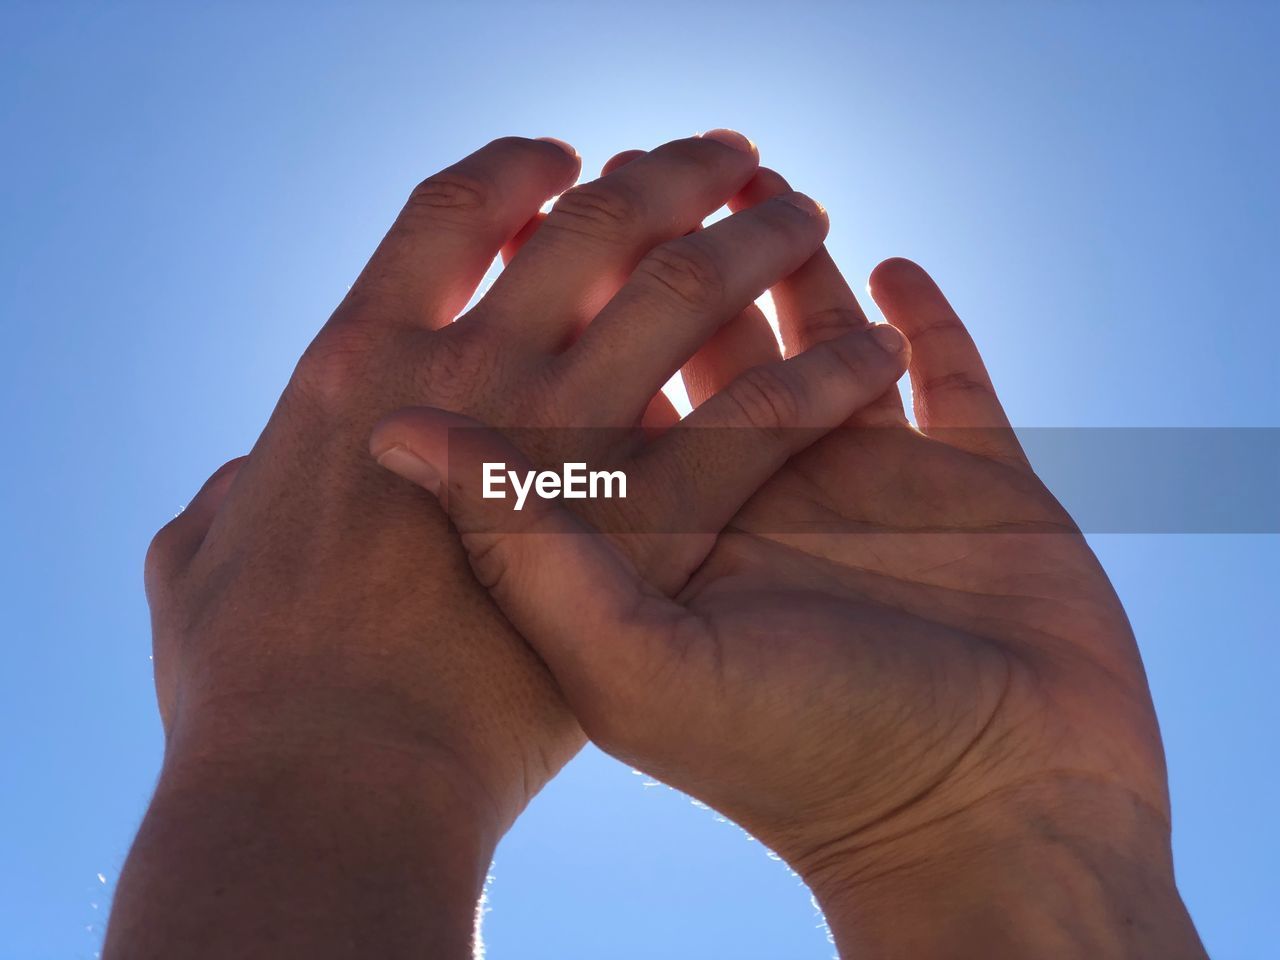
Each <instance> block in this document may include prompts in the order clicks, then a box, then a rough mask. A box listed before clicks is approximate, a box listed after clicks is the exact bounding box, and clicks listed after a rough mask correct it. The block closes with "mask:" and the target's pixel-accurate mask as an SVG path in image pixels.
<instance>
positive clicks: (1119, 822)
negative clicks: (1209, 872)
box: [799, 790, 1205, 960]
mask: <svg viewBox="0 0 1280 960" xmlns="http://www.w3.org/2000/svg"><path fill="white" fill-rule="evenodd" d="M801 866H802V867H803V868H804V869H800V870H799V872H800V873H801V875H802V876H803V877H804V878H805V880H806V882H808V883H809V885H810V887H811V888H812V889H813V891H814V894H815V898H816V899H817V901H818V903H819V904H820V905H821V907H822V909H823V911H824V913H825V914H826V918H827V922H828V924H829V925H830V927H831V931H832V934H833V936H834V938H835V941H836V943H837V945H838V946H839V949H840V952H841V955H842V956H866V957H895V958H896V957H911V958H918V960H933V958H960V957H970V956H986V957H1041V956H1052V957H1060V958H1063V960H1069V958H1073V957H1080V958H1085V957H1088V958H1091V960H1094V958H1097V960H1102V958H1111V957H1116V958H1121V957H1123V958H1126V960H1128V958H1148V957H1149V958H1152V960H1155V958H1160V960H1181V958H1187V960H1191V958H1203V957H1204V956H1205V953H1204V949H1203V947H1202V946H1201V944H1200V941H1199V938H1198V936H1197V934H1196V932H1195V928H1194V926H1193V925H1192V923H1191V920H1190V917H1189V916H1188V915H1187V912H1186V908H1185V907H1184V905H1183V903H1182V900H1181V898H1180V896H1179V894H1178V891H1177V887H1176V885H1175V883H1174V878H1173V867H1172V859H1171V854H1170V850H1169V833H1168V825H1167V823H1166V822H1165V821H1164V820H1163V819H1162V817H1161V816H1160V815H1159V814H1158V813H1157V812H1156V811H1155V810H1154V809H1152V808H1151V807H1149V806H1147V805H1146V804H1144V803H1142V802H1141V801H1139V800H1137V799H1135V798H1134V797H1132V796H1131V795H1129V794H1127V793H1123V792H1114V793H1104V792H1102V791H1093V790H1089V791H1085V792H1078V793H1072V794H1071V795H1070V796H1064V795H1062V794H1061V793H1059V792H1058V791H1056V790H1055V791H1054V796H1053V797H1052V798H1051V799H1050V798H1048V797H1046V796H1044V795H1043V794H1040V793H1039V792H1038V791H1037V792H1032V791H1029V790H1023V791H1020V792H1019V795H1018V796H1017V797H1016V798H1015V799H1012V800H1010V799H1009V798H1004V799H1002V800H1001V802H1000V803H999V805H998V807H997V805H996V804H995V803H994V802H986V803H985V804H980V805H977V806H975V807H974V808H972V809H968V810H965V811H963V812H962V813H959V814H956V815H954V816H949V817H946V818H944V819H940V820H937V821H934V822H931V823H929V824H926V825H924V826H922V827H919V828H917V829H915V830H913V831H911V833H910V834H909V835H906V836H897V837H892V838H877V839H872V840H870V841H869V842H859V843H857V844H856V845H855V844H849V845H848V846H847V847H846V849H843V850H840V849H833V850H830V851H827V852H826V853H825V855H823V856H822V857H819V858H812V859H811V860H809V861H808V862H806V863H804V864H801Z"/></svg>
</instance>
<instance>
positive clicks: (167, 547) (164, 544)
mask: <svg viewBox="0 0 1280 960" xmlns="http://www.w3.org/2000/svg"><path fill="white" fill-rule="evenodd" d="M179 517H181V514H179V515H178V517H175V518H174V519H172V520H170V521H169V522H168V523H166V524H165V525H164V526H163V527H161V528H160V529H159V530H157V531H156V533H155V536H153V537H152V538H151V542H150V543H149V544H147V552H146V555H145V556H144V558H143V561H142V571H143V577H144V579H145V580H146V582H147V586H148V588H149V590H148V592H151V590H153V589H154V588H155V587H156V586H161V585H163V584H164V583H165V582H166V581H167V580H168V574H169V570H170V569H171V568H172V566H173V562H172V561H173V554H174V547H175V543H174V540H175V524H176V523H177V521H178V519H179Z"/></svg>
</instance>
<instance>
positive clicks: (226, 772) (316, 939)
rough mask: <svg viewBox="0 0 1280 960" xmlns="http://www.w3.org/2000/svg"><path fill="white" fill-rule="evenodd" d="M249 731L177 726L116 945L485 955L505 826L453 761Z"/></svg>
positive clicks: (311, 953) (138, 845) (133, 861)
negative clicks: (292, 744) (245, 738)
mask: <svg viewBox="0 0 1280 960" xmlns="http://www.w3.org/2000/svg"><path fill="white" fill-rule="evenodd" d="M239 746H242V745H240V744H236V743H235V742H234V741H232V740H227V739H224V740H219V741H210V740H204V741H199V742H192V741H186V742H184V741H182V740H175V741H171V743H170V746H169V748H168V749H167V751H166V757H165V764H164V770H163V771H162V774H161V778H160V782H159V784H158V786H157V789H156V794H155V797H154V798H153V800H152V803H151V807H150V809H149V810H148V813H147V816H146V819H145V820H144V822H143V825H142V828H141V830H140V831H139V834H138V839H137V841H136V842H135V845H134V849H133V851H132V852H131V853H130V856H129V861H128V863H127V865H126V868H125V872H124V875H123V876H122V879H121V885H120V892H119V894H118V896H117V902H116V904H115V907H114V909H113V912H112V923H111V929H110V935H109V937H108V943H107V950H106V952H105V954H104V955H105V956H108V957H111V956H149V955H152V954H151V953H149V952H148V950H149V948H150V947H152V946H156V947H157V952H156V955H159V953H160V951H159V945H160V944H163V945H164V947H165V949H166V950H170V951H172V949H173V948H174V947H175V946H176V945H178V946H180V947H181V953H182V955H183V956H188V957H192V958H199V957H206V956H207V957H211V958H212V957H216V956H229V955H232V954H235V955H237V956H259V955H260V956H263V957H267V956H308V957H317V958H319V957H329V956H334V957H337V956H350V955H358V954H360V953H361V949H360V944H362V943H372V942H376V943H377V944H378V945H379V955H380V956H388V957H400V956H404V957H406V958H407V957H411V956H423V955H431V956H440V957H457V958H459V960H461V958H464V957H468V958H469V957H471V956H472V952H473V950H472V947H473V939H474V935H475V917H476V904H477V903H478V901H479V898H480V896H481V894H482V891H483V885H484V878H485V875H486V873H487V870H488V866H489V863H490V861H491V859H492V855H493V851H494V848H495V847H496V845H497V842H498V840H499V838H500V835H501V827H500V825H499V822H498V820H497V818H496V817H495V815H494V814H493V812H492V805H491V804H490V803H488V802H487V801H486V799H485V798H484V797H483V796H482V794H481V793H479V792H478V791H477V789H476V788H475V787H474V786H473V785H472V783H471V782H470V781H469V779H468V778H467V777H466V776H465V775H463V774H462V773H461V772H460V770H459V768H458V767H457V766H456V765H451V764H448V763H438V762H424V759H423V757H421V756H418V755H412V754H408V753H406V752H405V751H403V750H401V749H399V748H391V749H379V748H377V747H369V748H367V749H364V750H361V751H348V750H345V749H343V750H335V749H331V748H325V749H310V750H297V749H288V750H280V749H278V747H279V743H278V742H276V743H270V744H269V743H264V742H258V743H256V744H253V745H251V746H249V747H248V748H247V749H238V747H239ZM302 918H306V919H305V922H303V920H302ZM245 944H253V945H254V949H253V950H250V951H249V952H248V953H245V952H244V948H245ZM254 950H256V951H258V952H254Z"/></svg>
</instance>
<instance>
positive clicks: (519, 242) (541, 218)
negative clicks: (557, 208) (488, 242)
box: [502, 150, 645, 266]
mask: <svg viewBox="0 0 1280 960" xmlns="http://www.w3.org/2000/svg"><path fill="white" fill-rule="evenodd" d="M644 154H645V151H643V150H623V151H622V152H621V153H618V154H615V155H614V156H612V157H610V158H609V159H608V160H607V161H605V165H604V166H603V167H601V168H600V176H602V177H604V176H608V175H609V174H611V173H613V171H615V170H618V169H620V168H622V167H625V166H626V165H627V164H628V163H630V162H631V161H632V160H634V159H635V158H636V157H643V156H644ZM546 219H547V215H546V214H545V213H543V212H542V211H538V213H536V214H535V215H534V217H533V219H531V220H530V221H529V222H528V223H526V224H525V225H524V226H523V227H521V228H520V232H519V233H517V234H516V235H515V236H514V237H513V238H512V239H511V242H509V243H508V244H507V245H506V246H505V247H503V248H502V263H503V265H504V266H505V265H506V264H508V263H510V262H511V261H512V260H514V259H515V258H516V254H517V253H519V252H520V248H521V247H523V246H524V245H525V244H526V243H527V242H528V240H529V238H530V237H532V236H533V234H534V233H535V232H536V231H537V229H538V228H539V227H540V226H542V224H543V223H544V222H545V221H546Z"/></svg>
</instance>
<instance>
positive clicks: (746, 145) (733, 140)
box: [701, 127, 757, 153]
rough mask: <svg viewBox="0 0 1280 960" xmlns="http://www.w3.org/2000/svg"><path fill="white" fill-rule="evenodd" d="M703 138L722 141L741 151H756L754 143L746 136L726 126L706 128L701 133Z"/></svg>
mask: <svg viewBox="0 0 1280 960" xmlns="http://www.w3.org/2000/svg"><path fill="white" fill-rule="evenodd" d="M701 136H702V139H703V140H715V141H716V142H717V143H723V144H724V145H725V146H727V147H733V149H735V150H741V151H742V152H743V153H756V152H757V151H756V145H755V144H754V143H752V142H751V140H750V139H749V138H748V137H744V136H743V135H742V134H740V133H739V132H738V131H737V130H730V129H728V128H727V127H717V128H716V129H714V130H708V131H707V132H706V133H704V134H701Z"/></svg>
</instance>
